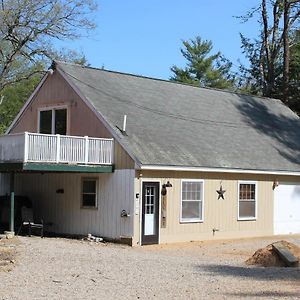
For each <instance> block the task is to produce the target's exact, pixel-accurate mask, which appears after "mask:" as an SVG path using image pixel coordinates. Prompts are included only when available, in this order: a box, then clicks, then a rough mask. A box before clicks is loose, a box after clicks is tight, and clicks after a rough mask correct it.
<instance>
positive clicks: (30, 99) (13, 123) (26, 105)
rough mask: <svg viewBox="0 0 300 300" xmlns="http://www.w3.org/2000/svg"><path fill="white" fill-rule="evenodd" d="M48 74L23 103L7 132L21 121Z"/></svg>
mask: <svg viewBox="0 0 300 300" xmlns="http://www.w3.org/2000/svg"><path fill="white" fill-rule="evenodd" d="M48 76H49V73H48V72H47V74H46V75H44V77H43V78H42V79H41V81H40V83H39V84H38V85H37V87H36V88H35V90H34V91H33V93H32V94H31V95H30V97H29V98H28V99H27V101H26V102H25V104H24V105H23V107H22V109H21V110H20V111H19V113H18V114H17V116H16V117H15V118H14V120H13V121H12V123H11V124H10V126H9V127H8V128H7V130H6V131H5V134H9V132H10V131H11V130H12V129H13V128H14V126H15V124H16V123H17V122H18V121H19V119H20V117H21V116H22V114H23V113H24V112H25V110H26V109H27V107H28V105H29V104H30V103H31V101H32V100H33V99H34V97H35V95H36V94H37V93H38V91H39V89H40V88H41V86H42V85H43V84H44V82H45V81H46V79H47V78H48Z"/></svg>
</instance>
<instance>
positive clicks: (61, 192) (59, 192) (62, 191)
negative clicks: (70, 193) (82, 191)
mask: <svg viewBox="0 0 300 300" xmlns="http://www.w3.org/2000/svg"><path fill="white" fill-rule="evenodd" d="M64 192H65V190H64V189H57V190H56V194H63V193H64Z"/></svg>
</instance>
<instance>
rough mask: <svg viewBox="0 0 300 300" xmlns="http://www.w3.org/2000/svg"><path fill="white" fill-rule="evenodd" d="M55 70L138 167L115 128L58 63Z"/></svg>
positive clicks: (133, 156) (136, 160)
mask: <svg viewBox="0 0 300 300" xmlns="http://www.w3.org/2000/svg"><path fill="white" fill-rule="evenodd" d="M56 70H57V71H58V73H59V74H60V75H61V76H62V77H63V78H64V79H65V80H66V82H67V83H68V84H69V85H70V87H71V88H72V89H73V90H74V92H75V93H76V94H77V95H78V96H79V97H80V98H81V100H82V101H83V102H84V103H85V104H86V105H87V106H88V107H89V108H90V110H91V111H92V112H94V114H95V115H96V116H97V117H98V119H99V120H100V121H101V122H102V124H103V126H104V127H105V128H106V129H107V130H108V132H109V133H110V134H111V135H112V136H113V138H114V139H115V140H116V141H117V142H118V143H119V144H120V145H121V146H122V147H123V148H124V149H125V150H126V152H127V154H128V155H129V156H130V157H131V158H132V159H133V160H134V162H135V163H136V164H137V165H138V167H140V166H141V162H140V161H139V160H138V158H137V157H136V156H135V155H134V154H133V153H132V152H131V150H129V149H128V147H127V146H125V145H124V143H123V142H122V140H121V138H120V137H119V136H118V135H117V133H116V132H115V130H114V129H113V126H111V125H110V124H109V123H108V122H107V121H106V119H105V118H104V117H103V115H102V114H101V113H100V112H99V111H98V110H96V109H95V107H94V106H93V105H92V104H91V102H90V101H89V100H87V99H86V97H85V96H84V95H83V94H82V92H81V91H80V89H79V88H78V87H77V86H76V84H74V83H73V82H72V81H71V80H70V79H69V78H68V74H66V73H65V72H64V71H63V70H62V69H60V68H59V65H58V64H56Z"/></svg>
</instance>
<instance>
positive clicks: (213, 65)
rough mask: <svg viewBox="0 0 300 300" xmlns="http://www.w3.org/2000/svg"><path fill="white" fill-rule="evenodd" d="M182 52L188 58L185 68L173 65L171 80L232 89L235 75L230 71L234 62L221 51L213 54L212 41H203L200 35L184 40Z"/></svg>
mask: <svg viewBox="0 0 300 300" xmlns="http://www.w3.org/2000/svg"><path fill="white" fill-rule="evenodd" d="M183 46H184V48H181V49H180V51H181V54H182V55H183V57H184V58H185V59H186V61H187V64H186V67H185V68H179V67H177V66H175V65H174V66H172V67H171V71H172V72H173V73H174V75H173V76H172V77H171V80H173V81H178V82H183V83H187V84H191V85H195V86H202V87H212V88H219V89H231V88H233V86H234V76H233V74H232V73H231V72H230V69H231V66H232V63H231V62H230V61H229V60H228V59H226V58H224V57H223V56H222V55H221V53H220V52H218V53H216V54H211V51H212V49H213V44H212V42H211V41H207V40H204V41H202V40H201V38H200V37H199V36H197V37H196V38H195V39H193V40H192V39H191V40H189V41H183Z"/></svg>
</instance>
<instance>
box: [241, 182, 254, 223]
mask: <svg viewBox="0 0 300 300" xmlns="http://www.w3.org/2000/svg"><path fill="white" fill-rule="evenodd" d="M256 195H257V186H256V182H251V181H243V182H241V181H240V182H239V203H238V205H239V208H238V215H239V216H238V218H239V219H240V220H247V219H255V218H256V202H257V199H256V197H257V196H256Z"/></svg>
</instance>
